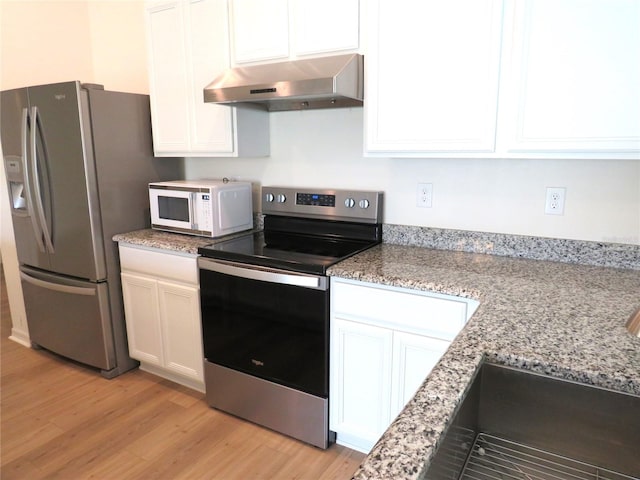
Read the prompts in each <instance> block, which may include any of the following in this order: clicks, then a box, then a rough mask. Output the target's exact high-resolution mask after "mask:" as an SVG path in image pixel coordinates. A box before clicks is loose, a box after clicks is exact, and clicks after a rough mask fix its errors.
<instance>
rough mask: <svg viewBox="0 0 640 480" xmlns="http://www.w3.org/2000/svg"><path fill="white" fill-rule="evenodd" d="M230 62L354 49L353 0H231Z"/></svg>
mask: <svg viewBox="0 0 640 480" xmlns="http://www.w3.org/2000/svg"><path fill="white" fill-rule="evenodd" d="M230 5H231V38H232V46H233V63H234V64H244V63H260V62H269V61H276V60H286V59H295V58H298V57H304V56H308V55H321V54H331V53H333V52H336V53H337V52H341V53H342V52H346V51H357V50H358V48H359V46H360V4H359V1H358V0H325V1H319V0H269V1H265V0H230Z"/></svg>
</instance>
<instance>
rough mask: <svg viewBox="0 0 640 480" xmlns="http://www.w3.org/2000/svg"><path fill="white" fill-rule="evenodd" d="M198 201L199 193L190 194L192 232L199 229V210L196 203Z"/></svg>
mask: <svg viewBox="0 0 640 480" xmlns="http://www.w3.org/2000/svg"><path fill="white" fill-rule="evenodd" d="M197 200H198V197H197V193H195V192H190V193H189V218H190V219H191V230H195V229H197V228H198V209H197V208H196V201H197Z"/></svg>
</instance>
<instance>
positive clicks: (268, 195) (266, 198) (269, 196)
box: [264, 193, 275, 203]
mask: <svg viewBox="0 0 640 480" xmlns="http://www.w3.org/2000/svg"><path fill="white" fill-rule="evenodd" d="M274 199H275V197H274V196H273V193H265V195H264V201H265V202H268V203H271V202H273V200H274Z"/></svg>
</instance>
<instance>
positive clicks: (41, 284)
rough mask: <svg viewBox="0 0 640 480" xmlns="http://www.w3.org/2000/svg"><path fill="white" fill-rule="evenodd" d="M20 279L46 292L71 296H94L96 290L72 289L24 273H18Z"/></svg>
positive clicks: (71, 287)
mask: <svg viewBox="0 0 640 480" xmlns="http://www.w3.org/2000/svg"><path fill="white" fill-rule="evenodd" d="M20 278H22V280H24V281H25V282H27V283H30V284H32V285H36V286H38V287H41V288H46V289H47V290H54V291H56V292H62V293H70V294H71V295H87V296H91V295H95V294H96V290H95V289H93V288H85V287H74V286H71V285H60V284H58V283H51V282H47V281H45V280H40V279H38V278H35V277H32V276H31V275H27V274H26V273H24V272H20Z"/></svg>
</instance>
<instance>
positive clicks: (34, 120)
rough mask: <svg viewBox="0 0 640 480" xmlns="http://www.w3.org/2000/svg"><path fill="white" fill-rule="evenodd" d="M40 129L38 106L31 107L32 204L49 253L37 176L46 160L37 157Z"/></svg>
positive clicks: (48, 240) (45, 221)
mask: <svg viewBox="0 0 640 480" xmlns="http://www.w3.org/2000/svg"><path fill="white" fill-rule="evenodd" d="M41 132H42V129H41V127H40V121H39V120H38V107H32V108H31V167H32V168H31V179H32V181H33V187H34V188H33V189H34V195H33V197H34V200H35V202H34V206H35V209H36V212H37V214H38V220H39V223H40V229H41V231H42V234H43V235H42V236H43V237H44V242H45V246H46V248H47V250H48V251H49V253H55V250H54V248H53V242H52V241H51V234H50V232H49V229H48V228H47V220H46V218H45V215H44V207H43V205H42V189H41V185H40V178H39V177H38V167H39V166H40V162H41V161H46V158H43V159H42V160H39V159H38V148H37V147H38V145H37V140H38V134H42V133H41Z"/></svg>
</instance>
